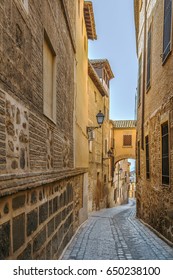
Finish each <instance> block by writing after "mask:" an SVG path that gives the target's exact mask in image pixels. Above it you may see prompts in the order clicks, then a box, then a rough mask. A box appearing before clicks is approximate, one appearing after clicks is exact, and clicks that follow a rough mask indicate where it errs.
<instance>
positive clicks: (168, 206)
mask: <svg viewBox="0 0 173 280" xmlns="http://www.w3.org/2000/svg"><path fill="white" fill-rule="evenodd" d="M144 6H145V1H143V9H142V11H141V12H140V14H139V16H140V18H141V22H143V21H144ZM163 20H164V1H159V0H157V1H156V0H152V1H148V4H147V21H146V34H147V33H148V29H149V28H150V24H151V26H152V29H151V30H152V33H151V85H150V88H149V89H148V91H146V90H145V91H144V92H143V94H144V103H142V102H141V104H138V121H137V141H140V175H139V174H137V192H136V196H137V216H138V217H139V218H141V219H142V220H144V221H145V222H146V223H148V224H149V225H151V226H152V227H153V228H154V229H156V230H157V231H158V232H160V233H161V234H163V235H164V236H165V237H166V238H167V239H169V240H170V241H172V242H173V156H172V154H173V146H172V139H173V130H172V127H173V113H172V112H173V67H172V65H173V53H172V52H170V54H169V56H168V57H167V59H166V61H165V62H164V63H163V62H162V53H163V25H164V21H163ZM141 28H143V29H144V25H142V26H141ZM145 40H146V42H147V35H146V38H145ZM137 41H138V42H137V43H138V58H139V57H140V56H141V55H143V53H144V37H142V36H140V33H139V37H138V38H137ZM171 44H172V42H171ZM146 54H147V49H146ZM142 59H143V56H142ZM142 67H143V66H142ZM143 82H144V73H142V80H141V84H142V85H141V92H142V88H143ZM145 82H146V79H145ZM144 87H145V85H144ZM141 100H142V98H141ZM142 106H144V107H143V108H142ZM142 114H144V115H143V117H142ZM142 122H143V123H142ZM165 122H167V123H168V133H169V174H170V182H169V184H168V185H164V184H162V135H161V126H162V124H163V123H165ZM142 125H143V127H144V137H145V136H148V139H149V160H150V178H149V179H147V176H146V148H145V139H144V147H142V145H141V142H142V132H141V130H142V129H141V128H142ZM137 155H138V153H137ZM137 166H138V164H137ZM137 172H138V169H137Z"/></svg>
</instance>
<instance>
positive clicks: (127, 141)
mask: <svg viewBox="0 0 173 280" xmlns="http://www.w3.org/2000/svg"><path fill="white" fill-rule="evenodd" d="M123 146H132V135H123Z"/></svg>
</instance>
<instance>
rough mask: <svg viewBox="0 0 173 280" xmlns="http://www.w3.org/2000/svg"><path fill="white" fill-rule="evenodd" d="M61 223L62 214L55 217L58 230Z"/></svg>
mask: <svg viewBox="0 0 173 280" xmlns="http://www.w3.org/2000/svg"><path fill="white" fill-rule="evenodd" d="M60 223H61V212H60V213H58V214H57V215H56V216H55V228H57V227H58V226H59V225H60Z"/></svg>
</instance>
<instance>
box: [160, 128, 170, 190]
mask: <svg viewBox="0 0 173 280" xmlns="http://www.w3.org/2000/svg"><path fill="white" fill-rule="evenodd" d="M162 184H164V185H169V133H168V123H164V124H163V125H162Z"/></svg>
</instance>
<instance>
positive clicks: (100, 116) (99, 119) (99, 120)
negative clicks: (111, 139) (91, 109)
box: [87, 110, 105, 133]
mask: <svg viewBox="0 0 173 280" xmlns="http://www.w3.org/2000/svg"><path fill="white" fill-rule="evenodd" d="M104 118H105V116H104V114H103V113H102V112H101V110H100V111H99V113H98V114H97V115H96V119H97V123H98V125H99V126H89V127H88V126H87V133H89V132H91V131H93V130H94V129H96V128H100V127H101V125H102V124H103V122H104Z"/></svg>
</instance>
